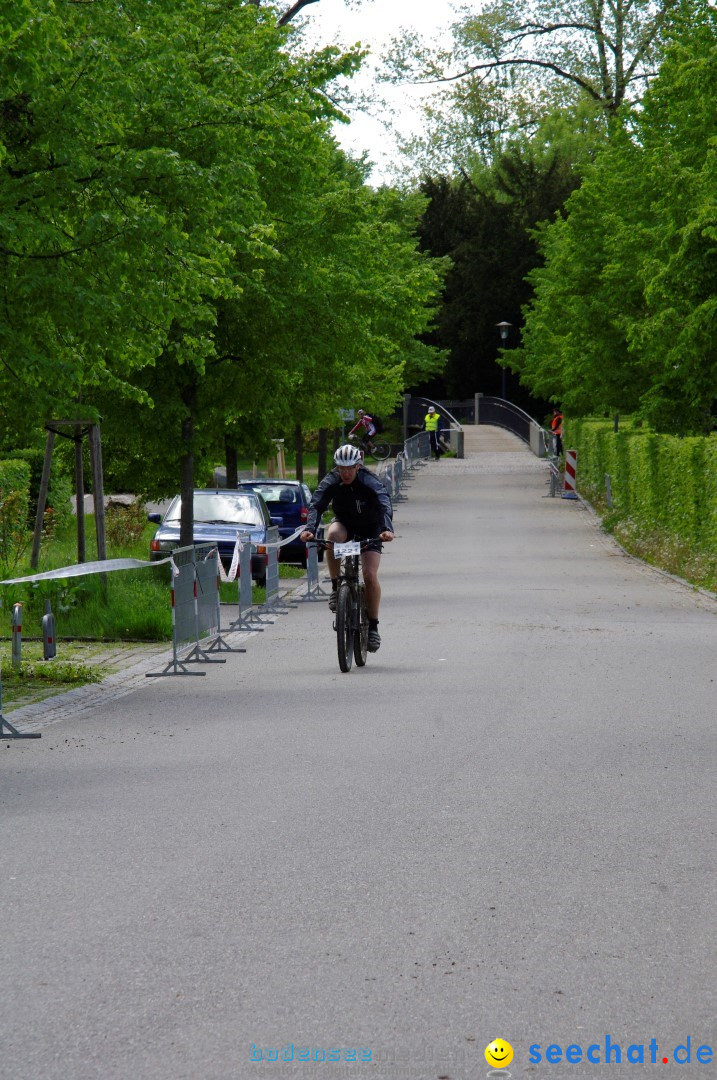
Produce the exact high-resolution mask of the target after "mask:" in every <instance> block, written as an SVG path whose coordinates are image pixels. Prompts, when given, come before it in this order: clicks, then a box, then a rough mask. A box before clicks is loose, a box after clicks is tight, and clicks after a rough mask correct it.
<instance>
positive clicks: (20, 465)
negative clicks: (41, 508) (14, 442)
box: [0, 458, 30, 520]
mask: <svg viewBox="0 0 717 1080" xmlns="http://www.w3.org/2000/svg"><path fill="white" fill-rule="evenodd" d="M11 491H12V492H17V493H18V494H19V495H21V497H22V500H23V507H24V514H25V518H27V510H28V507H29V505H30V466H29V465H28V463H27V462H26V461H18V460H17V459H15V458H12V459H9V460H7V461H0V500H2V499H4V498H5V496H6V495H8V494H9V492H11ZM23 520H24V519H23Z"/></svg>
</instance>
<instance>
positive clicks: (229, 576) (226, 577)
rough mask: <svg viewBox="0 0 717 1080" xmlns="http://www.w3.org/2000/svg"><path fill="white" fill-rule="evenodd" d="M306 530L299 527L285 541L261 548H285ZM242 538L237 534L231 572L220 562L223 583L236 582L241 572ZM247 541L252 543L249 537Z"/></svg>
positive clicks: (301, 526)
mask: <svg viewBox="0 0 717 1080" xmlns="http://www.w3.org/2000/svg"><path fill="white" fill-rule="evenodd" d="M305 528H306V526H305V525H299V528H298V529H296V530H295V531H294V532H293V533H292V534H291V535H290V536H285V537H284V539H283V540H277V541H276V542H275V543H272V544H262V545H261V546H262V547H265V548H266V549H267V550H268V549H269V548H280V547H284V545H285V544H290V543H291V542H292V540H296V538H297V536H299V534H300V533H302V532H303V531H304V529H305ZM241 536H242V534H241V533H237V539H236V543H235V545H234V552H233V554H232V561H231V565H230V567H229V570H225V569H224V566H223V564H222V560H221V559H220V560H219V576H220V577H221V579H222V581H226V582H229V584H231V582H232V581H235V580H236V576H237V572H238V570H239V556H240V555H241V551H242V548H243V547H244V543H243V542H242V538H241ZM247 541H249V542H250V543H251V541H250V540H249V537H247Z"/></svg>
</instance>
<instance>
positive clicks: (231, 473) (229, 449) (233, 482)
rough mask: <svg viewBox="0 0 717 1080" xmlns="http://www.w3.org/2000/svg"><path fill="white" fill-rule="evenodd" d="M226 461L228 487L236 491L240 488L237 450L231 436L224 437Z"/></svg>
mask: <svg viewBox="0 0 717 1080" xmlns="http://www.w3.org/2000/svg"><path fill="white" fill-rule="evenodd" d="M224 461H225V463H226V467H227V487H228V488H231V489H232V490H235V489H236V488H238V487H239V472H238V469H237V448H236V445H235V443H234V440H233V439H232V437H231V436H230V435H225V436H224Z"/></svg>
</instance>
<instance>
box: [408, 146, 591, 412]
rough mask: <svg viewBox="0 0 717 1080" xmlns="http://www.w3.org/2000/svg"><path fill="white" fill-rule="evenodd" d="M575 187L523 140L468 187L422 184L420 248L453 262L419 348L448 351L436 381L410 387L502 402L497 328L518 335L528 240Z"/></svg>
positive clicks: (530, 259) (562, 169) (551, 159)
mask: <svg viewBox="0 0 717 1080" xmlns="http://www.w3.org/2000/svg"><path fill="white" fill-rule="evenodd" d="M577 183H578V177H577V174H576V172H575V171H574V170H573V168H572V166H571V163H570V161H569V159H568V158H567V157H566V156H564V155H563V154H561V153H560V152H559V151H557V150H555V149H551V150H546V149H545V148H544V147H542V146H536V145H535V144H534V143H533V142H529V141H528V140H521V141H516V142H515V143H514V144H513V146H512V147H511V148H510V149H509V150H508V151H507V152H506V153H504V154H503V155H501V156H500V157H499V158H498V159H497V160H496V162H495V164H494V166H493V167H492V168H484V169H482V170H475V172H474V178H473V177H470V176H465V177H462V178H460V179H457V180H450V179H448V178H446V177H438V178H436V177H434V178H429V179H426V180H425V181H424V182H423V184H422V191H423V192H424V194H425V195H427V196H428V198H429V204H428V206H427V208H426V211H425V213H424V216H423V219H422V224H421V242H422V245H423V247H424V249H425V250H427V251H430V252H432V253H433V254H434V255H438V256H448V257H449V258H450V260H451V269H450V271H449V273H448V276H447V279H446V288H445V292H444V296H443V302H442V306H441V309H440V313H439V316H438V318H437V320H436V327H435V329H434V330H433V332H432V333H431V334H430V336H429V337H428V338H427V340H428V341H430V342H431V343H432V344H434V345H436V346H438V347H440V348H443V349H445V350H447V351H448V352H449V361H448V364H447V366H446V369H445V372H444V373H443V375H442V376H440V377H439V378H437V379H434V380H433V381H432V382H429V381H427V380H424V381H423V382H422V383H420V384H419V383H413V384H412V385H413V386H414V388H415V389H417V390H422V391H424V392H426V393H429V394H431V395H432V396H435V395H439V396H442V395H444V394H445V395H447V396H449V397H465V396H469V395H472V394H473V393H474V392H475V391H476V390H480V391H482V392H483V393H487V394H499V393H500V392H501V390H502V382H503V373H502V372H501V370H500V367H499V366H498V364H497V363H496V360H497V358H498V350H499V344H500V340H499V336H498V331H497V329H496V324H497V323H498V322H501V321H503V320H506V321H508V322H510V323H513V325H515V326H516V327H517V326H518V324H519V322H520V312H521V307H522V306H523V305H524V304H525V303H527V301H528V300H529V298H530V295H531V290H530V287H529V285H528V284H527V282H526V280H525V279H526V276H527V274H528V273H529V271H531V270H532V269H533V268H534V267H535V266H536V264H537V263H538V262H539V260H540V256H539V253H538V249H537V244H536V241H535V238H534V237H533V235H532V232H531V230H532V229H533V227H534V226H535V225H536V224H537V223H538V222H540V221H542V220H544V219H547V218H552V217H553V215H554V214H555V212H556V211H557V210H559V208H560V207H561V206H562V204H563V203H564V201H565V199H566V198H567V196H568V194H569V193H570V192H571V191H572V190H573V189H574V188H575V186H576V184H577ZM511 344H513V342H511ZM511 397H512V398H513V399H515V397H516V394H515V387H513V391H512V393H511ZM524 404H527V402H524Z"/></svg>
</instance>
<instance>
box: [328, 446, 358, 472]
mask: <svg viewBox="0 0 717 1080" xmlns="http://www.w3.org/2000/svg"><path fill="white" fill-rule="evenodd" d="M334 462H335V463H336V464H337V465H342V466H346V467H349V466H351V465H359V464H360V463H361V451H360V450H359V448H358V446H351V444H350V443H346V444H345V445H344V446H340V447H339V448H338V450H337V451H336V453H335V454H334Z"/></svg>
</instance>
